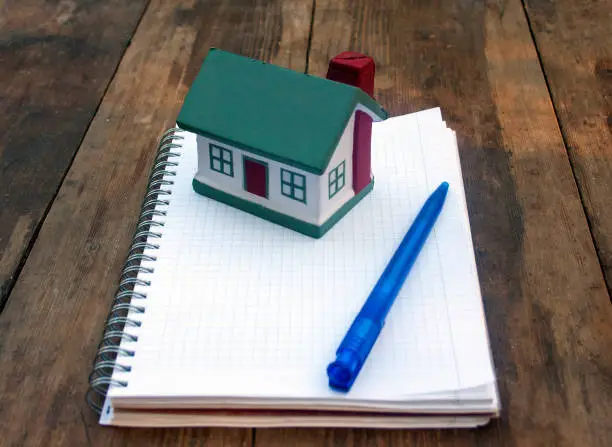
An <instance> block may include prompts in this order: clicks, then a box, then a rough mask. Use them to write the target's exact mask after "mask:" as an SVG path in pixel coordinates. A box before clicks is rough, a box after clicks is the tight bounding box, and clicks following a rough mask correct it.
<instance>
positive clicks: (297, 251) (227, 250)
mask: <svg viewBox="0 0 612 447" xmlns="http://www.w3.org/2000/svg"><path fill="white" fill-rule="evenodd" d="M185 135H186V140H185V141H184V142H183V149H182V155H181V157H180V158H179V159H178V160H179V166H178V168H177V176H176V177H175V178H173V180H175V182H176V183H175V185H174V187H173V189H172V196H171V205H170V206H169V207H168V209H167V216H166V217H165V218H164V219H163V220H164V222H165V227H164V229H163V237H162V238H161V242H159V244H160V248H159V249H158V250H155V251H154V252H152V253H151V254H153V255H155V256H156V257H157V261H156V262H154V263H152V264H151V266H153V267H154V268H155V272H154V273H153V274H151V275H141V277H142V278H143V279H147V280H150V281H151V285H150V286H149V287H146V288H143V289H142V291H143V292H146V293H147V295H148V298H147V300H146V312H145V314H143V315H141V316H139V318H140V319H141V320H142V322H143V323H142V326H141V327H139V328H129V329H127V330H126V331H127V332H131V333H134V334H137V335H138V337H139V339H138V342H136V343H129V342H126V347H128V348H129V349H133V350H135V351H136V355H135V356H134V357H133V358H131V359H130V364H131V366H132V370H131V372H129V373H121V372H115V374H114V377H115V378H118V379H122V380H126V381H127V382H128V386H127V387H125V388H112V389H111V391H110V393H109V396H110V397H111V398H113V399H114V398H117V397H126V398H137V397H159V398H164V397H166V398H168V397H170V398H177V400H181V399H182V398H189V397H192V398H200V400H206V398H209V399H214V398H219V399H221V400H222V401H228V400H231V399H232V398H235V399H236V401H241V402H248V400H249V399H271V400H275V401H277V402H279V401H280V402H293V401H299V400H300V399H303V400H307V401H318V402H332V401H334V402H343V403H347V404H350V403H355V402H370V403H371V402H376V401H380V402H382V401H386V402H392V403H393V402H395V403H396V404H397V403H398V402H399V403H401V402H402V401H408V400H410V399H411V396H418V395H420V396H426V395H430V396H438V397H440V396H444V397H446V398H452V397H459V394H458V393H457V391H458V390H462V389H465V390H468V389H471V388H474V387H479V386H484V385H490V384H492V383H494V374H493V368H492V364H491V357H490V351H489V346H488V336H487V331H486V326H485V320H484V315H483V311H482V303H481V295H480V290H479V284H478V278H477V274H476V266H475V263H474V258H473V248H472V241H471V235H470V228H469V222H468V217H467V208H466V204H465V197H464V192H463V183H462V178H461V170H460V165H459V158H458V154H457V147H456V142H455V137H454V134H453V132H452V130H450V129H448V128H447V127H446V125H445V124H444V122H443V121H442V118H441V115H440V111H439V109H432V110H428V111H425V112H420V113H417V114H411V115H405V116H401V117H395V118H390V119H388V120H387V121H385V122H382V123H374V127H373V141H372V166H373V167H372V169H373V173H374V177H375V184H374V189H373V191H372V193H371V194H369V195H368V196H367V197H366V198H364V199H363V200H362V201H361V202H360V203H359V204H358V205H357V206H356V207H355V208H354V209H353V210H352V211H351V212H350V213H349V214H347V215H346V217H344V218H343V219H342V220H341V221H340V222H339V223H338V224H336V226H335V227H333V228H332V229H331V230H330V231H329V232H328V233H327V234H326V235H325V236H324V237H323V238H322V239H319V240H315V239H312V238H309V237H307V236H303V235H301V234H298V233H296V232H294V231H292V230H289V229H285V228H283V227H280V226H278V225H274V224H272V223H270V222H268V221H265V220H262V219H259V218H257V217H255V216H252V215H249V214H247V213H244V212H242V211H240V210H237V209H234V208H231V207H229V206H227V205H224V204H221V203H218V202H216V201H213V200H211V199H208V198H206V197H202V196H199V195H197V194H196V193H195V192H194V191H193V190H192V187H191V181H192V178H193V175H194V174H195V170H196V164H197V153H196V148H195V137H194V136H193V135H192V134H188V133H186V134H185ZM442 181H448V182H449V184H450V188H449V193H448V196H447V200H446V203H445V205H444V208H443V210H442V212H441V214H440V217H439V219H438V221H437V223H436V225H435V227H434V229H433V231H432V233H431V235H430V237H429V239H428V241H427V242H426V244H425V246H424V247H423V250H422V252H421V254H420V255H419V257H418V258H417V261H416V262H415V264H414V267H413V269H412V271H411V273H410V275H409V276H408V279H407V280H406V282H405V284H404V286H403V288H402V290H401V292H400V294H399V296H398V297H397V299H396V301H395V303H394V305H393V307H392V308H391V311H390V313H389V316H388V318H387V322H386V326H385V327H384V328H383V331H382V333H381V335H380V337H379V339H378V342H377V343H376V345H375V346H374V348H373V350H372V352H371V354H370V356H369V358H368V360H367V362H366V364H365V365H364V367H363V369H362V371H361V373H360V375H359V377H358V378H357V380H356V381H355V383H354V385H353V388H352V390H351V392H350V393H348V394H339V393H335V392H333V391H332V390H330V389H329V387H328V384H327V376H326V366H327V364H328V363H329V362H330V361H332V360H333V359H334V358H335V355H334V354H335V349H336V348H337V346H338V344H339V343H340V341H341V339H342V337H343V336H344V334H345V332H346V330H347V328H348V327H349V325H350V323H351V322H352V320H353V318H354V316H355V315H356V313H357V312H358V311H359V309H360V307H361V305H362V304H363V302H364V300H365V299H366V298H367V296H368V294H369V292H370V290H371V289H372V287H373V285H374V284H375V282H376V281H377V279H378V277H379V275H380V274H381V273H382V271H383V270H384V268H385V266H386V263H387V261H388V260H389V259H390V258H391V256H392V254H393V252H394V250H395V249H396V247H397V246H398V244H399V242H400V240H401V239H402V237H403V236H404V235H405V233H406V231H407V230H408V228H409V226H410V224H411V223H412V221H413V219H414V217H415V216H416V214H417V213H418V211H419V210H420V207H421V206H422V204H423V203H424V202H425V200H426V199H427V197H428V196H429V194H431V192H433V190H434V189H435V188H436V187H437V186H438V185H439V184H440V182H442ZM124 363H125V362H124ZM491 388H494V387H490V386H489V387H487V389H491Z"/></svg>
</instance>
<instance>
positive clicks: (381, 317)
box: [327, 182, 448, 392]
mask: <svg viewBox="0 0 612 447" xmlns="http://www.w3.org/2000/svg"><path fill="white" fill-rule="evenodd" d="M447 191H448V183H447V182H443V183H442V184H441V185H440V186H438V188H437V189H436V190H435V191H434V192H433V193H432V194H431V196H429V198H428V199H427V201H426V202H425V204H424V205H423V208H422V209H421V211H420V212H419V214H418V216H417V217H416V219H415V220H414V222H413V224H412V226H411V227H410V229H409V230H408V233H406V235H405V236H404V239H402V242H401V243H400V245H399V247H398V248H397V250H396V251H395V253H394V254H393V257H392V258H391V261H389V264H388V265H387V267H386V268H385V271H384V272H383V274H382V275H381V277H380V279H379V280H378V282H377V283H376V285H375V286H374V289H372V292H371V293H370V296H369V297H368V299H367V300H366V302H365V304H364V305H363V307H362V308H361V310H360V311H359V314H357V317H355V320H354V321H353V324H352V325H351V327H350V329H349V330H348V332H347V334H346V335H345V336H344V339H343V340H342V343H340V346H339V347H338V350H337V351H336V360H335V361H334V362H332V363H330V364H329V366H328V367H327V376H328V377H329V386H330V387H331V388H333V389H335V390H337V391H343V392H347V391H349V390H350V389H351V386H352V385H353V382H354V381H355V379H356V378H357V375H358V374H359V371H361V367H362V366H363V364H364V363H365V361H366V358H367V357H368V355H369V354H370V351H371V350H372V347H373V346H374V343H376V339H377V338H378V335H379V334H380V331H381V330H382V327H383V325H384V323H385V318H386V317H387V314H388V313H389V309H390V308H391V306H392V305H393V302H394V301H395V297H396V296H397V294H398V293H399V291H400V289H401V288H402V285H403V284H404V281H405V280H406V277H407V276H408V272H409V271H410V268H411V267H412V265H413V264H414V261H415V260H416V258H417V256H418V254H419V252H420V251H421V248H422V247H423V244H424V243H425V240H426V239H427V236H429V233H430V232H431V229H432V227H433V225H434V223H435V221H436V219H437V218H438V215H439V214H440V211H441V210H442V205H443V204H444V200H445V199H446V193H447Z"/></svg>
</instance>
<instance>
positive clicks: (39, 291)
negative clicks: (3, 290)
mask: <svg viewBox="0 0 612 447" xmlns="http://www.w3.org/2000/svg"><path fill="white" fill-rule="evenodd" d="M448 3H451V2H448ZM454 3H455V4H454V5H447V4H446V3H445V4H444V5H440V4H438V3H435V4H433V5H430V4H427V3H425V2H415V1H401V0H381V1H379V2H371V1H367V0H355V1H351V2H349V1H348V0H333V1H332V0H319V1H318V2H317V5H316V14H315V20H314V33H313V35H312V48H311V52H310V58H309V61H308V64H309V72H311V73H313V74H317V75H324V73H325V69H326V66H327V60H328V58H329V56H331V55H333V54H336V53H338V52H340V51H343V50H346V49H353V50H357V51H365V52H367V53H370V54H372V55H373V56H374V57H375V59H376V61H377V64H378V76H377V87H378V89H377V95H378V97H379V98H380V100H381V102H382V103H383V104H384V105H385V107H386V108H387V109H388V110H389V111H390V112H391V113H392V114H400V113H406V112H411V111H416V110H420V109H422V108H426V107H431V106H437V105H440V106H441V107H442V109H443V113H444V115H445V117H446V118H447V119H448V121H449V123H450V125H451V127H453V128H454V129H456V130H457V134H458V137H459V143H460V150H461V160H462V165H463V174H464V178H465V184H466V190H467V195H468V205H469V212H470V218H471V222H472V231H473V235H474V243H475V249H476V254H477V261H478V268H479V274H480V280H481V285H482V291H483V295H484V299H485V305H486V312H487V320H488V324H489V328H490V334H491V339H492V349H493V355H494V359H495V364H496V368H497V372H498V377H499V380H500V391H501V397H502V404H503V406H504V409H503V414H502V419H501V420H500V421H496V422H495V423H493V424H491V425H490V426H488V427H487V428H484V429H480V430H469V431H440V432H411V431H399V430H398V431H391V430H382V431H376V430H348V429H346V430H345V429H329V430H306V429H300V430H293V429H286V430H285V429H283V430H271V429H270V430H257V431H255V432H254V433H253V431H251V430H248V429H245V430H231V429H227V430H222V429H210V430H207V429H197V430H146V429H134V430H124V429H112V428H104V429H103V428H101V427H99V426H98V425H97V419H96V417H95V416H94V415H93V414H92V412H91V411H90V410H89V408H88V407H86V405H85V403H84V401H83V394H84V392H85V390H86V388H87V375H88V373H89V370H90V366H91V360H92V358H93V355H94V354H95V347H96V345H97V343H98V341H99V338H100V335H101V330H102V326H103V324H104V318H105V317H106V314H107V311H108V308H109V306H110V302H111V300H112V295H113V293H114V290H115V286H116V282H117V279H118V276H119V273H120V269H121V266H122V264H123V261H124V259H125V254H126V251H127V249H128V247H129V242H130V238H131V236H132V234H133V228H134V224H135V221H136V219H137V217H138V208H139V206H140V204H141V199H142V194H143V188H144V187H145V183H146V179H147V175H148V172H149V169H150V164H151V161H152V159H153V156H154V149H155V146H156V143H157V138H158V137H159V135H160V134H161V133H162V132H163V130H165V129H166V128H167V127H169V126H171V125H172V123H173V119H174V118H175V115H176V113H177V112H178V108H179V107H180V102H181V100H182V98H183V96H184V94H185V93H186V91H187V89H188V87H189V85H190V83H191V81H192V80H193V77H194V76H195V74H196V71H197V69H198V66H199V64H200V62H201V60H202V58H203V56H204V54H205V52H206V51H207V49H208V47H210V46H219V47H222V48H224V49H227V50H230V51H235V52H239V53H243V54H248V55H251V56H255V57H258V58H261V59H265V60H269V61H271V62H274V63H277V64H279V65H283V66H287V67H291V68H294V69H296V70H302V69H304V67H305V62H306V48H307V43H308V39H309V34H308V33H309V25H310V11H311V7H312V3H311V2H310V1H301V0H287V1H281V0H278V1H265V0H214V1H200V2H198V1H196V0H183V1H178V2H175V3H174V4H170V2H165V1H162V0H154V1H152V2H151V5H150V7H149V8H148V9H147V11H146V14H145V16H144V18H143V21H142V23H141V24H140V26H139V28H138V31H137V33H136V35H135V36H134V38H133V42H132V45H131V47H130V48H129V49H128V50H127V52H126V54H125V57H124V59H123V61H122V64H121V66H120V67H119V70H118V72H117V75H116V77H115V78H114V80H113V82H112V84H111V85H110V88H109V90H108V92H107V94H106V96H105V98H104V100H103V102H102V104H101V106H100V109H99V111H98V112H97V114H96V117H95V119H94V120H93V122H92V123H91V128H90V129H89V130H88V132H87V135H86V137H85V140H84V141H83V143H82V145H81V147H80V149H79V151H78V153H77V156H76V158H75V160H74V163H73V165H72V167H71V169H70V171H69V173H68V175H67V177H66V180H65V181H64V183H63V185H62V187H61V189H60V191H59V194H58V196H57V198H56V200H55V203H54V204H53V206H52V208H51V210H50V212H49V215H48V216H47V218H46V221H45V223H44V225H43V226H42V228H41V230H40V234H39V235H38V239H37V241H36V244H35V245H34V246H33V249H32V252H31V253H30V255H29V257H28V259H27V262H26V264H25V266H24V269H23V271H22V274H21V276H20V277H19V280H18V281H17V283H16V284H15V287H14V290H13V292H12V294H11V296H10V300H9V301H8V304H7V306H6V308H5V310H4V312H3V313H2V314H1V315H0V365H2V366H1V367H0V396H2V397H1V399H0V433H1V435H0V446H5V445H7V446H9V445H10V446H13V445H15V446H22V445H87V444H92V445H207V446H208V445H213V446H218V445H231V446H246V445H251V444H252V443H254V444H256V445H261V446H265V447H268V446H288V445H291V446H306V445H308V446H310V445H343V446H373V445H376V446H400V445H401V446H404V445H422V446H428V445H441V444H442V445H458V446H463V445H486V446H488V445H496V446H497V445H499V446H503V445H510V446H531V445H542V446H549V445H555V446H565V445H567V446H574V445H581V446H590V445H608V444H609V439H612V424H611V423H610V422H609V421H610V420H612V417H611V416H612V414H611V412H612V409H611V408H610V406H609V402H610V401H612V395H611V394H612V387H611V385H610V377H612V359H611V353H610V350H609V348H608V347H609V346H610V345H611V342H612V330H611V328H612V314H611V309H610V306H609V301H608V300H609V296H608V295H607V292H606V289H605V285H604V282H603V277H602V275H601V270H600V267H599V264H598V261H597V257H596V253H595V248H594V246H593V242H592V239H591V238H590V234H589V231H588V225H587V220H586V218H585V215H584V212H583V209H582V207H581V203H580V197H579V195H578V189H577V187H576V183H575V181H574V178H573V176H572V171H571V166H570V164H569V160H568V157H567V154H566V149H565V147H564V145H563V141H562V136H561V133H560V131H559V128H558V125H557V122H556V120H555V116H554V110H553V106H552V104H551V101H550V98H549V96H548V93H547V91H546V85H545V81H544V77H543V74H542V72H541V67H540V66H539V64H538V59H537V54H536V52H535V49H534V46H533V42H532V40H531V36H530V33H529V29H528V26H527V22H526V19H525V15H524V12H523V10H522V7H521V4H520V2H519V1H518V0H510V1H508V2H499V3H498V2H493V3H490V4H486V5H484V4H483V3H482V2H454ZM532 3H533V2H532ZM21 4H23V2H22V3H21ZM49 4H51V2H49ZM53 4H54V5H66V4H69V2H58V3H55V2H54V3H53ZM58 7H59V6H58ZM62 7H63V6H62ZM531 8H532V9H533V5H532V6H531ZM25 9H26V10H27V9H28V8H25ZM549 10H550V8H549ZM0 11H2V9H1V6H0ZM2 12H3V11H2ZM531 14H532V11H530V17H531ZM3 17H4V16H3V15H2V14H0V25H3V26H4V23H3V22H2V20H3ZM555 17H556V16H555ZM38 20H39V21H41V22H42V19H38ZM593 20H595V18H594V19H593ZM600 20H601V19H600ZM95 26H100V24H99V23H97V22H96V23H92V24H91V27H92V28H95ZM24 29H25V25H24ZM2 32H3V28H2V26H0V35H1V33H2ZM89 32H91V33H92V34H93V35H95V32H94V30H93V29H92V30H89ZM105 32H107V33H108V32H110V30H105ZM536 36H537V33H536ZM128 37H129V36H128ZM551 39H552V37H551ZM0 51H4V50H2V49H0ZM92 51H93V50H92ZM2 54H4V53H2V52H0V55H2ZM11 57H17V56H13V55H11ZM9 62H10V63H14V62H12V60H11V61H9ZM14 66H15V65H13V67H14ZM600 66H601V64H600ZM603 66H604V67H605V65H603ZM572 69H574V70H578V69H579V67H578V68H576V67H574V68H572ZM3 70H4V67H2V68H0V80H3V79H5V74H4V72H3ZM603 73H604V74H605V71H604V72H603ZM600 77H601V76H600ZM604 79H605V77H604ZM549 81H550V76H549ZM11 82H16V81H11ZM8 85H12V84H8ZM49 85H50V86H51V84H49ZM79 85H80V83H79ZM602 85H604V84H602ZM55 88H58V87H55ZM576 88H577V89H578V88H579V87H576ZM553 90H554V89H553ZM2 91H3V93H2V94H3V95H4V94H5V93H4V89H3V90H2ZM9 91H10V90H9ZM568 91H569V90H568ZM576 92H577V93H573V94H574V95H579V94H580V92H581V91H580V90H576ZM553 93H554V91H553ZM45 94H48V95H51V94H52V93H49V92H47V93H45ZM82 94H85V93H82ZM570 96H571V95H570ZM74 100H75V101H76V100H78V98H77V99H74ZM33 104H34V105H36V106H38V104H36V103H35V102H33ZM595 104H596V105H597V104H598V103H597V102H596V103H595ZM1 107H4V105H0V108H1ZM585 107H589V104H588V103H587V104H586V105H585ZM2 110H4V109H2ZM608 110H609V109H608ZM9 111H10V112H11V113H13V115H11V116H12V117H17V116H19V115H15V114H14V113H15V112H14V111H12V110H9ZM9 115H10V114H9ZM0 119H5V117H3V118H0ZM47 119H48V120H51V118H47ZM49 122H51V121H49ZM43 124H44V123H43ZM43 124H40V125H41V126H43ZM561 127H562V129H564V124H563V123H562V124H561ZM42 128H43V129H45V127H44V126H43V127H42ZM37 132H38V134H39V133H40V129H38V131H37ZM564 132H565V131H564ZM0 138H2V136H1V135H0ZM566 139H567V136H566ZM77 141H78V139H77ZM598 141H599V140H598ZM587 146H588V147H591V146H592V145H588V144H587ZM0 159H1V158H0ZM48 163H49V162H48V161H47V162H45V163H41V164H40V166H45V164H48ZM574 165H575V166H576V163H574ZM36 166H39V164H37V165H36ZM66 166H67V165H66ZM40 169H42V168H40ZM31 172H38V171H31ZM2 173H3V174H4V172H2ZM34 177H36V175H34V174H32V178H34ZM0 181H4V180H0ZM584 184H585V183H583V182H582V181H581V183H580V186H581V187H583V186H584ZM20 185H22V184H21V183H19V184H11V185H10V187H11V188H19V189H17V192H20V190H21V186H20ZM587 186H588V185H587ZM10 191H11V193H13V192H12V191H13V190H12V189H11V190H10ZM41 191H42V190H41ZM4 194H6V193H4ZM583 195H584V192H583ZM2 200H7V199H6V198H3V199H2ZM11 200H12V199H11ZM2 203H4V202H2ZM16 203H17V202H16ZM19 203H21V202H19ZM1 212H2V211H1V208H0V213H1ZM2 222H3V223H4V222H6V220H2ZM591 222H592V221H591ZM0 231H3V230H0ZM12 232H14V231H12ZM596 237H597V234H596ZM12 240H15V239H14V238H13V239H12ZM2 243H4V242H2V241H0V244H2ZM0 247H2V245H0ZM600 247H601V244H600ZM0 253H1V252H0ZM600 254H601V251H600ZM0 259H4V258H2V257H1V256H0ZM3 262H4V261H3ZM0 265H2V266H3V265H4V264H0Z"/></svg>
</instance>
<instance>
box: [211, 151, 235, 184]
mask: <svg viewBox="0 0 612 447" xmlns="http://www.w3.org/2000/svg"><path fill="white" fill-rule="evenodd" d="M209 151H210V169H212V170H213V171H217V172H220V173H221V174H225V175H229V176H230V177H233V176H234V159H233V155H232V151H230V150H229V149H225V148H222V147H221V146H217V145H215V144H210V145H209Z"/></svg>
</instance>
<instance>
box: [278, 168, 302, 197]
mask: <svg viewBox="0 0 612 447" xmlns="http://www.w3.org/2000/svg"><path fill="white" fill-rule="evenodd" d="M281 194H282V195H284V196H287V197H289V198H291V199H293V200H297V201H298V202H302V203H306V177H305V176H303V175H302V174H298V173H296V172H291V171H287V170H286V169H281Z"/></svg>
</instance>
